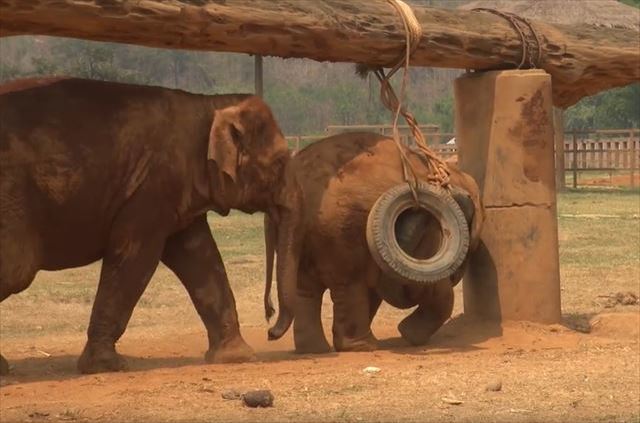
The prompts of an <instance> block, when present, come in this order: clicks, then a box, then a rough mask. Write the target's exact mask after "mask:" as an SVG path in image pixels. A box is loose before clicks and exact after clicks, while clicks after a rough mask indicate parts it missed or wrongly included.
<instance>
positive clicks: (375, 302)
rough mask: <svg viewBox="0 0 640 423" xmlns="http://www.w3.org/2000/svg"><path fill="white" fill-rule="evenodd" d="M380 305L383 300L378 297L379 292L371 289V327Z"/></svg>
mask: <svg viewBox="0 0 640 423" xmlns="http://www.w3.org/2000/svg"><path fill="white" fill-rule="evenodd" d="M380 304H382V298H380V295H378V291H376V290H375V289H369V325H371V323H372V322H373V318H374V317H376V313H377V312H378V309H379V308H380Z"/></svg>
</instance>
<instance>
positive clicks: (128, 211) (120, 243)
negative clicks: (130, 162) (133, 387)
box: [78, 193, 170, 373]
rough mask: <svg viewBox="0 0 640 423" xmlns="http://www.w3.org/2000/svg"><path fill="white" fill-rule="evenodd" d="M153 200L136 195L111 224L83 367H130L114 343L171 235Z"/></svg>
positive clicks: (100, 369) (95, 370)
mask: <svg viewBox="0 0 640 423" xmlns="http://www.w3.org/2000/svg"><path fill="white" fill-rule="evenodd" d="M136 194H138V193H136ZM148 200H149V199H148V198H145V197H144V195H142V193H140V196H139V197H137V201H135V200H134V201H133V202H132V203H130V204H128V205H127V206H126V207H124V208H123V210H122V211H121V212H120V214H119V216H118V217H117V218H116V220H115V222H114V224H113V226H112V230H111V233H110V234H109V241H108V243H107V248H106V249H105V253H104V256H103V260H102V269H101V272H100V282H99V284H98V292H97V293H96V299H95V301H94V303H93V309H92V311H91V319H90V322H89V329H88V330H87V344H86V345H85V347H84V350H83V352H82V354H81V355H80V359H79V360H78V370H79V371H80V372H81V373H98V372H107V371H120V370H126V369H127V363H126V361H125V360H124V358H123V357H122V356H120V355H119V354H118V353H117V352H116V348H115V344H116V342H117V341H118V339H120V337H121V336H122V334H123V333H124V331H125V329H126V327H127V324H128V323H129V319H130V318H131V314H132V312H133V308H134V307H135V305H136V304H137V303H138V300H139V299H140V296H141V295H142V293H143V292H144V290H145V288H146V287H147V285H148V283H149V280H150V279H151V276H153V273H154V272H155V270H156V268H157V266H158V263H159V262H160V255H161V254H162V249H163V248H164V242H165V239H166V236H167V234H166V232H164V231H162V228H166V227H167V226H168V224H169V223H168V222H170V221H168V220H167V219H169V217H168V214H167V213H163V210H162V209H161V208H158V209H157V210H156V213H155V214H152V215H149V213H148Z"/></svg>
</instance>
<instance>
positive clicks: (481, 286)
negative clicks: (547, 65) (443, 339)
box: [455, 70, 561, 323]
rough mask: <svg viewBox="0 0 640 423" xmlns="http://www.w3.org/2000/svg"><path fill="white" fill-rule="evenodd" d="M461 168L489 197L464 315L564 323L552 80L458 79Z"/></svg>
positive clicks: (536, 75)
mask: <svg viewBox="0 0 640 423" xmlns="http://www.w3.org/2000/svg"><path fill="white" fill-rule="evenodd" d="M455 99H456V143H457V144H458V146H459V158H458V160H459V165H460V167H461V169H462V170H464V171H466V172H467V173H469V174H470V175H472V176H473V177H474V178H475V179H476V181H477V182H478V185H479V186H480V189H481V192H482V198H483V201H484V205H485V207H486V222H485V226H484V228H483V231H482V234H481V238H482V239H481V241H482V242H481V243H480V247H479V248H478V250H477V251H476V252H475V253H474V254H473V255H472V257H471V261H470V266H469V270H468V272H467V274H466V275H465V277H464V282H463V287H464V288H463V289H464V310H465V314H468V315H472V316H479V317H484V318H492V319H499V320H528V321H534V322H542V323H554V322H558V321H560V317H561V316H560V272H559V270H560V269H559V259H558V227H557V217H556V191H555V172H554V170H555V164H554V133H553V110H552V101H551V77H550V76H549V75H548V74H547V73H546V72H544V71H541V70H526V71H520V70H512V71H492V72H484V73H469V74H465V75H464V76H462V77H460V78H458V79H457V80H456V81H455Z"/></svg>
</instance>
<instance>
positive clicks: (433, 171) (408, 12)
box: [373, 0, 449, 206]
mask: <svg viewBox="0 0 640 423" xmlns="http://www.w3.org/2000/svg"><path fill="white" fill-rule="evenodd" d="M387 3H389V4H391V5H392V6H393V7H394V9H395V10H396V11H397V12H398V14H399V15H400V17H401V18H402V24H403V25H404V30H405V51H404V53H403V54H402V56H401V57H400V59H399V60H398V62H397V63H396V64H395V65H394V66H393V67H392V68H391V70H390V71H389V72H388V73H386V74H385V72H384V69H382V68H377V69H374V70H373V73H374V75H375V76H376V78H378V81H379V82H380V99H381V101H382V104H383V105H384V106H385V107H386V108H387V109H389V110H390V111H391V112H392V113H393V114H394V117H393V140H394V141H395V143H396V146H397V147H398V151H399V153H400V160H401V162H402V172H403V176H404V180H405V182H407V184H408V185H409V187H410V188H411V193H412V195H413V199H414V201H415V202H416V205H417V206H420V204H419V202H418V195H417V191H416V187H417V184H418V176H417V173H416V172H415V169H414V168H413V166H412V165H411V162H410V161H409V158H408V156H407V152H406V150H407V146H405V145H404V144H403V143H402V142H401V141H400V133H399V131H398V120H399V119H400V116H402V117H403V118H404V120H405V121H406V122H407V125H408V126H409V128H410V129H411V134H412V135H413V138H414V140H415V142H416V146H417V152H418V153H419V154H420V155H421V158H422V159H423V161H424V163H425V164H426V166H427V169H428V171H429V176H428V177H427V180H428V182H430V183H434V184H439V185H441V186H443V187H447V186H448V184H449V169H448V167H447V165H446V163H445V162H444V161H443V160H442V159H440V158H439V157H438V156H437V155H436V154H435V153H434V152H433V151H432V150H431V149H430V148H429V147H428V146H427V142H426V140H425V138H424V135H423V134H422V131H421V130H420V127H419V126H418V122H417V120H416V119H415V117H414V116H413V115H412V114H411V113H410V112H409V111H408V110H407V109H406V108H405V107H404V106H403V105H402V102H403V100H404V97H405V93H406V88H407V79H408V70H409V58H410V57H411V55H412V54H413V53H414V52H415V50H416V49H417V48H418V46H419V45H420V39H421V38H422V28H421V26H420V22H419V21H418V19H417V18H416V16H415V14H414V13H413V10H412V9H411V7H410V6H409V5H407V4H406V3H405V2H403V1H402V0H387ZM401 68H402V69H403V75H402V84H401V85H400V97H398V96H397V95H396V93H395V91H394V89H393V87H392V85H391V82H390V80H391V77H392V76H393V75H395V73H396V72H397V71H398V70H400V69H401Z"/></svg>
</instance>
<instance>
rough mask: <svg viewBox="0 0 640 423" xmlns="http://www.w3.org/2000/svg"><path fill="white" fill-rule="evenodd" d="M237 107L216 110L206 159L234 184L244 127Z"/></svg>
mask: <svg viewBox="0 0 640 423" xmlns="http://www.w3.org/2000/svg"><path fill="white" fill-rule="evenodd" d="M240 113H241V110H240V108H239V107H238V106H231V107H227V108H225V109H221V110H216V111H215V114H214V116H213V124H212V125H211V131H210V132H209V150H208V153H207V159H209V160H213V161H214V162H216V165H217V166H218V169H220V170H221V171H222V172H224V173H226V174H227V175H229V177H230V178H231V180H232V181H233V182H236V175H237V169H238V163H239V159H240V153H241V152H242V150H244V148H243V138H244V132H245V130H244V126H243V125H242V123H241V120H240Z"/></svg>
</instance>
